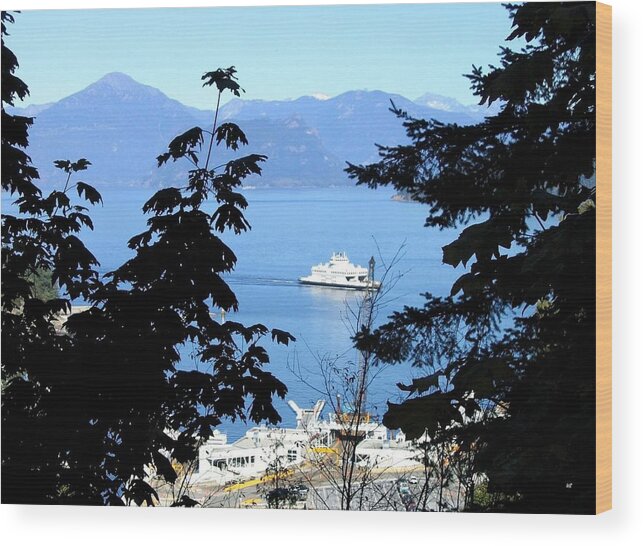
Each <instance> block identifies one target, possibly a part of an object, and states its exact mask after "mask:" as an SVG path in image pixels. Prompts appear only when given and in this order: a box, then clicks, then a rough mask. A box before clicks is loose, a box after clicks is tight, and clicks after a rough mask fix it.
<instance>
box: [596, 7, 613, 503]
mask: <svg viewBox="0 0 643 546" xmlns="http://www.w3.org/2000/svg"><path fill="white" fill-rule="evenodd" d="M596 213H597V217H596V513H597V514H598V513H600V512H605V511H606V510H610V509H611V508H612V7H611V6H609V5H607V4H601V3H598V2H597V3H596Z"/></svg>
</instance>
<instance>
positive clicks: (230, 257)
mask: <svg viewBox="0 0 643 546" xmlns="http://www.w3.org/2000/svg"><path fill="white" fill-rule="evenodd" d="M13 20H14V18H13V16H12V15H11V14H9V13H5V12H3V13H2V103H3V108H2V155H3V160H2V189H3V191H5V192H8V193H10V194H11V195H12V196H14V197H15V199H16V204H17V205H18V208H19V214H16V215H3V217H2V349H3V350H2V388H3V396H2V501H3V502H5V503H39V504H47V503H52V504H62V503H70V504H71V503H73V504H130V503H134V504H137V505H141V504H148V505H150V504H154V502H155V498H157V497H156V492H155V491H154V489H153V488H152V487H151V486H150V485H149V484H148V481H147V478H149V477H150V476H151V475H159V476H162V477H163V478H164V479H165V480H166V481H170V482H172V481H173V480H174V479H176V470H175V467H174V466H173V465H174V464H176V463H178V464H181V463H185V462H188V461H191V460H192V459H193V458H194V457H195V456H196V450H197V447H198V445H199V443H200V442H202V441H204V440H205V439H207V438H208V437H209V435H210V434H211V429H212V427H214V426H216V425H218V424H219V423H220V422H221V419H222V418H224V417H229V418H234V419H237V418H241V419H252V420H254V421H259V420H267V421H269V422H271V423H276V422H278V421H279V415H278V413H277V411H276V410H275V408H274V406H273V403H272V400H273V396H275V395H277V396H280V397H284V396H285V393H286V387H285V385H283V383H281V382H280V381H279V380H277V379H276V378H275V377H274V376H273V375H272V374H270V373H269V372H268V371H266V370H265V369H264V367H265V365H267V364H268V362H269V359H268V355H267V352H266V351H265V349H264V348H263V347H262V346H261V345H260V344H259V341H260V339H261V338H263V337H264V336H266V335H268V334H269V335H270V336H271V337H272V340H273V341H276V342H278V343H285V344H287V343H289V341H291V340H293V338H292V336H290V334H288V333H287V332H283V331H281V330H269V329H268V328H266V327H265V326H263V325H262V324H255V325H252V326H244V325H242V324H240V323H237V322H233V321H229V322H226V323H224V324H219V323H218V322H217V321H215V320H214V319H213V318H212V316H211V315H210V309H212V308H221V309H225V310H235V309H237V306H238V302H237V299H236V297H235V295H234V293H233V292H232V290H231V289H230V288H229V286H228V285H227V284H226V282H225V281H224V279H223V277H222V275H223V274H224V273H227V272H230V271H231V270H232V269H233V268H234V265H235V262H236V257H235V255H234V253H233V251H232V250H231V249H230V248H229V247H228V246H226V245H225V244H224V243H223V241H222V240H221V239H220V238H219V236H218V235H217V233H220V232H223V231H225V230H232V231H234V232H235V233H240V232H242V231H245V230H247V229H249V224H248V222H247V220H246V219H245V217H244V215H243V209H245V208H246V207H247V202H246V200H245V198H244V197H243V195H242V194H241V193H239V192H238V191H236V190H237V189H238V187H239V186H240V185H241V183H242V181H243V180H244V179H245V178H246V177H248V176H250V175H253V174H260V172H261V168H260V163H261V162H262V161H264V160H265V159H266V157H265V156H259V155H248V156H243V157H238V158H236V159H234V160H231V161H228V162H226V163H225V164H223V165H221V166H219V167H216V168H212V167H211V166H210V162H211V159H212V158H213V157H214V153H215V149H216V147H215V146H214V143H215V141H216V144H217V145H218V144H220V143H221V142H223V143H224V144H225V146H226V147H228V148H230V149H233V150H236V149H237V148H238V147H239V145H240V144H245V143H247V139H246V137H245V135H244V134H243V132H242V131H241V129H240V128H239V127H238V126H236V125H234V124H231V123H226V124H224V125H221V126H217V121H216V115H215V120H214V125H213V128H212V131H211V132H210V131H207V130H204V129H201V128H198V127H195V128H193V129H190V130H189V131H186V132H185V133H184V134H182V135H180V136H178V137H177V138H175V139H174V140H173V141H172V142H171V143H170V145H169V148H168V151H167V152H165V153H163V154H162V155H161V156H159V158H158V163H159V166H160V165H162V164H163V163H165V162H167V161H169V160H172V161H176V160H182V159H184V160H187V161H189V162H190V163H191V164H192V166H193V168H192V170H190V172H189V178H188V180H187V181H186V185H185V186H183V187H172V188H166V189H163V190H160V191H158V192H156V193H155V194H154V195H153V196H152V197H151V198H150V199H149V200H148V202H147V203H146V204H145V205H144V207H143V211H144V213H146V214H148V216H149V218H148V221H147V229H146V231H144V232H143V233H141V234H139V235H136V236H135V237H133V238H132V239H131V240H130V241H129V246H130V248H131V249H133V250H134V251H135V256H134V257H133V258H132V259H130V260H128V261H127V262H126V263H124V264H123V265H121V266H120V267H119V268H117V269H116V270H114V271H112V272H110V273H108V274H107V275H105V276H104V277H103V278H101V277H100V276H99V275H98V273H97V266H98V263H97V260H96V259H95V257H94V256H93V255H92V254H91V252H90V251H89V250H88V249H87V248H86V247H85V245H84V244H83V242H82V240H81V233H80V232H81V231H82V228H89V229H92V227H93V226H92V222H91V218H90V216H89V215H88V209H87V208H86V207H84V206H81V205H77V204H74V203H73V202H72V197H71V196H72V194H73V193H74V191H75V192H76V193H77V194H78V196H79V198H82V199H83V200H85V201H87V202H88V203H89V204H91V205H98V204H100V203H101V202H102V197H101V195H100V194H99V193H98V192H97V191H96V190H95V189H94V188H93V187H92V186H90V185H89V184H87V183H86V182H84V181H80V180H78V179H77V178H78V176H79V175H80V174H81V173H82V174H83V175H84V172H85V171H86V169H87V168H88V167H89V166H90V162H89V161H88V160H86V159H80V160H78V161H75V162H71V161H66V160H60V161H57V162H56V167H57V168H58V169H60V170H61V173H63V180H64V184H62V189H56V190H53V191H52V192H51V193H49V194H48V195H45V194H43V192H42V190H41V189H40V188H39V187H38V185H37V181H38V172H37V170H36V169H35V168H34V167H33V165H32V164H31V161H30V158H29V157H28V156H27V154H26V153H25V151H24V150H25V149H26V147H27V145H28V128H29V126H30V125H31V123H32V119H30V118H25V117H21V116H12V115H9V114H8V113H7V112H6V111H5V104H9V105H12V104H13V103H14V101H15V100H16V99H17V98H24V97H25V96H26V95H27V93H28V89H27V86H26V85H25V84H24V83H23V82H22V81H21V80H20V79H19V78H17V77H16V76H15V74H14V72H15V70H16V68H17V66H18V62H17V59H16V58H15V56H14V55H13V53H12V52H11V51H10V50H9V49H8V48H7V47H6V45H5V36H6V35H7V28H6V26H5V24H6V23H12V22H13ZM203 79H204V80H205V84H204V85H207V86H211V85H214V86H215V87H216V89H217V93H218V94H217V104H219V102H220V98H221V94H222V93H223V92H224V91H225V90H230V91H231V92H233V93H234V94H235V95H239V92H240V87H239V86H238V84H237V82H236V80H237V78H236V71H235V69H234V67H230V68H228V69H224V70H221V69H220V70H217V71H214V72H209V73H207V74H206V75H205V76H204V77H203ZM217 112H218V109H217ZM204 140H209V142H208V148H207V159H206V160H205V162H203V163H201V162H200V158H201V154H200V151H201V146H202V144H203V143H204ZM208 203H210V204H215V207H214V212H207V211H206V210H205V209H206V205H207V204H208ZM39 271H47V272H51V277H52V280H53V282H55V283H57V286H58V287H59V289H60V296H59V297H55V298H49V297H47V298H46V299H45V298H43V297H42V295H41V294H37V293H35V292H34V275H35V274H37V273H38V272H39ZM77 298H80V299H81V300H82V301H83V302H84V303H86V304H87V305H88V308H87V309H86V310H84V311H82V312H78V313H74V314H72V315H71V316H70V317H69V318H68V320H67V322H66V324H65V327H64V329H62V330H61V329H57V328H56V327H55V326H54V324H55V320H54V319H56V318H59V317H60V316H61V313H63V312H68V311H69V310H70V309H71V302H72V300H75V299H77ZM181 349H183V351H190V352H191V354H192V357H193V361H194V363H195V365H194V368H193V369H185V367H179V364H180V361H181V355H180V352H179V351H180V350H181ZM194 504H195V503H194V502H193V501H192V499H189V498H184V499H182V501H181V503H180V505H181V506H193V505H194Z"/></svg>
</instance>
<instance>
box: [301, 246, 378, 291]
mask: <svg viewBox="0 0 643 546" xmlns="http://www.w3.org/2000/svg"><path fill="white" fill-rule="evenodd" d="M374 275H375V259H374V258H373V257H371V259H370V260H369V262H368V269H366V268H365V267H361V266H359V265H354V264H352V263H351V262H350V260H349V259H348V256H347V255H346V252H333V255H332V256H331V257H330V261H329V262H326V263H320V264H318V265H315V266H313V267H312V268H311V270H310V275H308V276H307V277H299V282H300V283H302V284H314V285H319V286H332V287H336V288H352V289H354V290H375V289H377V288H379V287H380V284H381V283H380V282H379V281H376V280H375V278H374Z"/></svg>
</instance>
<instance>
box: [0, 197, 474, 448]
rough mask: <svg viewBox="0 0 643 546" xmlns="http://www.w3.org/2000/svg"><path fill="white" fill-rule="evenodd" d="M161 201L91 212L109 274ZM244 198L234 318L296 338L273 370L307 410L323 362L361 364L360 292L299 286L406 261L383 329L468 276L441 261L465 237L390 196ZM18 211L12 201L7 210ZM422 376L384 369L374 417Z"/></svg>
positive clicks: (129, 201) (398, 270)
mask: <svg viewBox="0 0 643 546" xmlns="http://www.w3.org/2000/svg"><path fill="white" fill-rule="evenodd" d="M153 192H154V190H151V189H142V188H136V189H134V188H128V189H105V188H101V193H102V194H103V200H104V205H103V206H102V207H100V206H99V207H95V208H93V209H92V210H91V216H92V219H93V221H94V225H95V229H94V231H93V232H90V231H87V232H85V233H83V234H82V238H83V240H84V241H85V243H86V245H87V246H88V248H89V249H90V250H91V251H92V252H93V253H94V254H95V256H96V257H97V258H98V260H99V261H100V264H101V266H100V271H101V272H103V273H104V272H107V271H110V270H112V269H114V268H116V267H118V266H119V265H120V264H121V263H123V261H124V260H126V259H127V258H128V257H130V256H131V255H132V251H130V250H129V249H128V248H127V241H128V240H129V239H130V238H131V237H132V236H133V235H135V234H137V233H140V232H141V231H143V230H144V229H145V216H144V215H143V214H142V211H141V207H142V205H143V203H144V202H145V201H146V200H147V199H148V198H149V197H150V196H151V195H152V194H153ZM245 195H246V197H247V199H248V201H249V208H248V209H247V211H246V217H247V219H248V221H249V222H250V224H251V226H252V229H251V230H250V231H249V232H247V233H243V234H241V235H234V234H232V233H230V234H226V235H224V239H225V241H226V243H227V244H228V245H229V246H230V247H231V248H232V250H233V251H234V252H235V254H236V255H237V258H238V263H237V267H236V269H235V271H234V272H233V273H232V274H230V275H229V276H228V278H227V281H228V282H229V284H230V286H231V287H232V289H233V290H234V292H235V293H236V295H237V298H238V299H239V302H240V306H239V311H238V313H234V314H229V315H228V317H227V318H228V319H230V320H236V321H239V322H242V323H244V324H253V323H257V322H260V323H263V324H265V325H266V326H268V327H269V328H279V329H281V330H286V331H288V332H290V333H291V334H293V335H294V336H295V337H296V338H297V341H296V342H295V343H293V344H291V345H289V346H288V347H283V346H277V345H276V344H273V343H271V342H270V341H269V340H268V339H267V340H266V342H265V343H264V346H265V347H266V349H267V351H268V353H269V355H270V359H271V362H270V365H269V369H270V370H271V371H272V372H273V373H274V374H275V375H276V376H277V377H278V378H279V379H281V380H282V381H283V382H284V383H285V384H286V385H287V386H288V390H289V393H288V396H287V398H286V400H289V399H292V400H295V401H296V402H297V403H298V404H299V405H300V406H302V407H308V406H311V405H312V404H313V403H314V401H315V400H316V399H318V398H319V393H318V392H316V391H315V386H321V385H320V381H321V378H320V372H319V360H320V359H321V358H324V357H330V358H339V360H340V362H343V361H346V362H348V361H352V362H354V361H355V360H356V356H357V355H356V352H355V350H354V349H352V347H351V341H350V331H349V328H348V327H347V325H346V321H345V320H343V317H345V316H346V304H347V303H348V304H349V305H354V304H355V303H356V298H357V297H359V294H360V293H359V292H353V291H347V290H341V289H336V288H323V287H314V286H304V285H300V284H298V283H297V278H298V277H300V276H302V275H307V274H309V272H310V267H311V266H312V265H314V264H317V263H319V262H325V261H328V259H329V258H330V255H331V253H332V252H333V251H346V252H347V253H348V256H349V258H350V260H351V261H352V262H353V263H355V264H361V265H363V266H366V265H367V262H368V260H369V258H370V257H371V256H375V259H376V261H377V265H376V278H379V276H380V275H381V274H382V272H383V267H384V266H383V262H384V261H386V262H390V261H391V260H393V258H394V257H395V255H396V254H397V253H398V252H399V253H400V257H399V261H398V262H397V263H396V265H395V266H394V267H393V269H392V271H391V274H392V276H397V275H398V274H401V277H400V278H399V279H398V281H397V283H396V284H395V285H394V286H392V287H391V289H390V292H389V293H388V294H387V296H386V298H385V302H384V305H383V306H382V308H381V309H380V310H379V314H378V317H377V322H383V321H384V320H385V319H386V316H387V315H388V314H389V313H390V312H392V311H393V310H396V309H401V308H402V307H403V306H404V305H413V304H421V303H422V301H423V298H422V297H421V296H420V294H421V293H423V292H427V291H428V292H431V293H433V294H435V295H446V294H447V293H448V291H449V289H450V287H451V284H452V283H453V281H454V280H455V278H456V277H457V276H458V275H459V274H460V273H461V272H459V271H455V270H453V269H452V268H451V267H449V266H446V265H443V264H442V260H441V258H442V250H441V249H442V247H443V246H444V245H445V244H447V243H449V242H450V241H452V240H453V239H454V238H455V237H456V233H454V232H453V231H450V230H447V231H439V230H436V229H428V228H425V227H423V225H424V220H425V217H426V214H427V209H426V207H425V206H423V205H420V204H417V203H405V202H397V201H393V200H392V199H391V196H392V192H391V191H390V190H388V189H378V190H370V189H368V188H363V187H347V188H331V189H327V188H324V189H254V190H246V192H245ZM12 208H13V207H11V205H10V204H9V199H8V198H7V196H3V210H11V209H12ZM213 311H214V312H217V310H213ZM190 352H191V348H190V347H185V348H184V349H183V350H182V354H184V355H185V359H184V362H182V366H185V367H190V366H192V365H193V362H192V361H191V358H190V356H189V355H190ZM293 368H296V369H297V370H298V371H297V373H293V371H292V369H293ZM420 373H421V372H420V371H419V370H414V369H412V368H411V367H410V366H407V365H397V366H387V367H384V368H382V369H381V370H378V373H377V377H376V378H375V379H374V380H373V381H372V383H371V385H370V387H369V392H368V399H369V404H371V405H372V406H373V409H374V411H375V413H380V414H381V413H383V412H384V411H385V409H386V401H387V400H394V401H395V400H399V398H400V391H399V389H397V387H396V386H395V385H396V383H398V382H404V381H407V380H408V379H409V378H411V377H412V376H416V375H418V374H420ZM302 376H303V377H304V378H305V379H306V381H302V380H301V379H300V377H302ZM276 406H277V409H278V411H279V412H280V414H281V416H282V419H283V423H284V424H285V425H287V426H292V425H294V423H295V419H294V414H293V413H292V411H291V410H290V408H288V406H287V405H286V401H281V400H279V401H278V403H277V404H276ZM248 426H250V425H249V424H246V423H242V422H236V423H225V424H224V426H222V427H221V429H222V430H223V431H224V432H227V433H228V435H229V437H230V438H231V439H234V438H237V437H239V436H240V435H242V434H243V432H244V431H245V429H246V428H247V427H248Z"/></svg>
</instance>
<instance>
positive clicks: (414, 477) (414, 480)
mask: <svg viewBox="0 0 643 546" xmlns="http://www.w3.org/2000/svg"><path fill="white" fill-rule="evenodd" d="M409 483H410V484H411V485H416V484H417V483H418V479H417V476H411V477H410V478H409Z"/></svg>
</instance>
